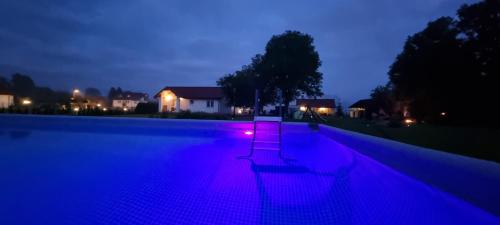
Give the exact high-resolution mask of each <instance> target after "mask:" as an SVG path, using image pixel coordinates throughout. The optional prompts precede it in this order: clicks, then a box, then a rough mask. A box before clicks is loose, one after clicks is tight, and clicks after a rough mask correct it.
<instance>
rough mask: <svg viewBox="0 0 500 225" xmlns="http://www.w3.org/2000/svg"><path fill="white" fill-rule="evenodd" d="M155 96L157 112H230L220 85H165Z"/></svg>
mask: <svg viewBox="0 0 500 225" xmlns="http://www.w3.org/2000/svg"><path fill="white" fill-rule="evenodd" d="M155 98H156V99H158V111H159V112H180V111H191V112H206V113H230V112H231V107H229V106H227V105H226V103H225V99H224V93H223V91H222V88H220V87H165V88H163V89H162V90H160V91H159V92H158V93H157V94H156V95H155Z"/></svg>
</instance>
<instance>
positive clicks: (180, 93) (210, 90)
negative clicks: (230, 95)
mask: <svg viewBox="0 0 500 225" xmlns="http://www.w3.org/2000/svg"><path fill="white" fill-rule="evenodd" d="M166 90H169V91H171V92H173V93H174V94H175V95H176V96H177V97H180V98H187V99H221V98H223V97H224V92H223V91H222V88H220V87H165V88H163V89H161V91H159V92H158V93H157V94H156V95H155V98H157V97H159V96H160V93H161V92H162V91H166Z"/></svg>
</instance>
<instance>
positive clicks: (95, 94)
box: [85, 87, 102, 97]
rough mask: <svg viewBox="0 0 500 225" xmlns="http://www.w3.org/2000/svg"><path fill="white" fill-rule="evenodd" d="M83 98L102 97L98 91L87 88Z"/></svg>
mask: <svg viewBox="0 0 500 225" xmlns="http://www.w3.org/2000/svg"><path fill="white" fill-rule="evenodd" d="M85 96H88V97H100V96H102V95H101V91H99V89H97V88H92V87H89V88H86V89H85Z"/></svg>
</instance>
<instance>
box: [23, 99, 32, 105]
mask: <svg viewBox="0 0 500 225" xmlns="http://www.w3.org/2000/svg"><path fill="white" fill-rule="evenodd" d="M22 104H23V105H31V100H29V99H24V100H23V102H22Z"/></svg>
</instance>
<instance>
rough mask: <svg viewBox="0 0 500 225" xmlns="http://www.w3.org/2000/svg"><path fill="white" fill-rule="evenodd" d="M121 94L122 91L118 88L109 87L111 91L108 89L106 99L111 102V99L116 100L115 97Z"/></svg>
mask: <svg viewBox="0 0 500 225" xmlns="http://www.w3.org/2000/svg"><path fill="white" fill-rule="evenodd" d="M122 94H123V91H122V89H121V88H120V87H118V88H114V87H111V89H109V92H108V99H109V100H110V101H111V100H113V98H116V97H117V96H120V95H122Z"/></svg>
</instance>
